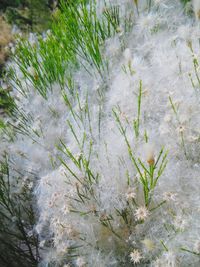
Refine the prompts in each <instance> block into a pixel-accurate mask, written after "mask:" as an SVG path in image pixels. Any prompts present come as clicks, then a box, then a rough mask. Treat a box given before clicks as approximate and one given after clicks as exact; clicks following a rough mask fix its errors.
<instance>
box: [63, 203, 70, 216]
mask: <svg viewBox="0 0 200 267" xmlns="http://www.w3.org/2000/svg"><path fill="white" fill-rule="evenodd" d="M62 212H63V214H64V215H67V214H68V213H70V208H69V205H67V204H65V205H64V207H63V208H62Z"/></svg>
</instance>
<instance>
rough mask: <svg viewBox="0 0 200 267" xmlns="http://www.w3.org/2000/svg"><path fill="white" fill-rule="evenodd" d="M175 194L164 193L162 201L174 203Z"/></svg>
mask: <svg viewBox="0 0 200 267" xmlns="http://www.w3.org/2000/svg"><path fill="white" fill-rule="evenodd" d="M176 197H177V194H176V193H173V192H164V193H163V199H164V200H166V201H176Z"/></svg>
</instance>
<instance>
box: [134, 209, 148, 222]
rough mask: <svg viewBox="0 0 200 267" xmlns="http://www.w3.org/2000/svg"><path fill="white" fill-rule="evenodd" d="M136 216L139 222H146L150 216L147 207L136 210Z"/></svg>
mask: <svg viewBox="0 0 200 267" xmlns="http://www.w3.org/2000/svg"><path fill="white" fill-rule="evenodd" d="M134 215H135V217H136V219H137V220H138V221H140V220H145V219H146V218H147V217H148V216H149V211H148V209H147V208H146V207H145V206H143V207H139V208H137V209H136V211H135V214H134Z"/></svg>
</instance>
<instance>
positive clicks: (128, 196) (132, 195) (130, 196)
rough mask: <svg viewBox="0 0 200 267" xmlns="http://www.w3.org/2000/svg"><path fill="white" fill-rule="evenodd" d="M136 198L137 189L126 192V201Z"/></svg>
mask: <svg viewBox="0 0 200 267" xmlns="http://www.w3.org/2000/svg"><path fill="white" fill-rule="evenodd" d="M135 197H136V193H135V189H134V188H129V189H128V190H127V192H126V199H127V200H131V199H134V198H135Z"/></svg>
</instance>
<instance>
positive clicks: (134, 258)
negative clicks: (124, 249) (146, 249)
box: [130, 249, 142, 264]
mask: <svg viewBox="0 0 200 267" xmlns="http://www.w3.org/2000/svg"><path fill="white" fill-rule="evenodd" d="M130 258H131V261H132V262H133V263H134V264H135V263H139V262H140V261H141V259H142V255H141V253H140V252H139V250H137V249H134V250H133V251H132V252H131V253H130Z"/></svg>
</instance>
